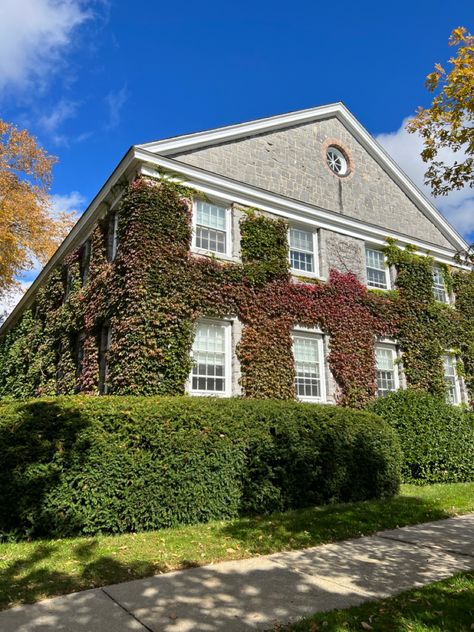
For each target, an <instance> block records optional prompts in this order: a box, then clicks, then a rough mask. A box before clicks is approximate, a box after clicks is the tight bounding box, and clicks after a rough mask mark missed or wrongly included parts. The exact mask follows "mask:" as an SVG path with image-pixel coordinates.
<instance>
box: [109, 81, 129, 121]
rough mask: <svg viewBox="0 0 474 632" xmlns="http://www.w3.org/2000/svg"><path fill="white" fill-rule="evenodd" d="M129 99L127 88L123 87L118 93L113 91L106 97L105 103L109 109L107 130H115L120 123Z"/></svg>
mask: <svg viewBox="0 0 474 632" xmlns="http://www.w3.org/2000/svg"><path fill="white" fill-rule="evenodd" d="M127 99H128V90H127V86H123V87H122V88H120V90H117V91H116V92H114V91H111V92H109V94H108V95H107V96H106V97H105V102H106V104H107V107H108V109H109V122H108V123H107V125H106V129H108V130H110V129H114V128H115V127H117V125H118V124H119V123H120V112H121V110H122V108H123V106H124V105H125V102H126V101H127Z"/></svg>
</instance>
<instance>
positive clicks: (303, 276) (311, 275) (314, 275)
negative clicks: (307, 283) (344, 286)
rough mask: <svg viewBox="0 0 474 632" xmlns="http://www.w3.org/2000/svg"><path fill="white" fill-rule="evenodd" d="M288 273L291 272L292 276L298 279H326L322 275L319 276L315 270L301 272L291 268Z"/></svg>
mask: <svg viewBox="0 0 474 632" xmlns="http://www.w3.org/2000/svg"><path fill="white" fill-rule="evenodd" d="M290 274H291V276H292V277H295V278H297V279H298V280H300V279H315V280H317V281H326V279H325V278H323V277H322V276H320V275H319V274H317V273H316V272H303V271H302V270H294V269H293V268H291V269H290Z"/></svg>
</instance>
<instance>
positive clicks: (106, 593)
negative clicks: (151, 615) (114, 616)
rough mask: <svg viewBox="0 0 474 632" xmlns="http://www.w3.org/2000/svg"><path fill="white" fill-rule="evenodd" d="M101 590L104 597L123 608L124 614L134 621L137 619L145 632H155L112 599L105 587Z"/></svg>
mask: <svg viewBox="0 0 474 632" xmlns="http://www.w3.org/2000/svg"><path fill="white" fill-rule="evenodd" d="M100 590H101V591H102V592H103V593H104V595H107V597H108V598H109V599H110V600H112V601H113V602H114V603H115V604H117V606H118V607H119V608H122V610H123V611H124V612H126V613H127V614H128V615H130V616H131V617H132V619H135V621H136V622H137V623H139V624H140V625H141V626H142V627H143V628H144V629H145V630H147V632H154V631H153V630H152V628H149V627H148V626H147V624H146V623H143V621H141V620H140V619H139V618H138V617H137V616H136V615H135V614H133V612H132V611H131V610H128V609H127V608H126V607H125V606H122V604H121V603H120V601H117V600H116V599H114V598H113V597H112V595H111V594H110V593H108V592H107V591H106V589H105V587H103V588H101V589H100Z"/></svg>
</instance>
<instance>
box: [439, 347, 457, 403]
mask: <svg viewBox="0 0 474 632" xmlns="http://www.w3.org/2000/svg"><path fill="white" fill-rule="evenodd" d="M443 369H444V381H445V383H446V388H447V394H446V401H447V402H448V403H449V404H458V403H459V396H458V389H457V373H456V362H455V360H454V358H453V357H452V356H450V355H446V356H443Z"/></svg>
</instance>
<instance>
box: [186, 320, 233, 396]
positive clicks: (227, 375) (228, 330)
mask: <svg viewBox="0 0 474 632" xmlns="http://www.w3.org/2000/svg"><path fill="white" fill-rule="evenodd" d="M196 325H197V326H199V325H220V326H222V327H224V353H225V360H224V390H223V391H202V390H199V389H193V370H192V367H191V371H190V373H189V377H188V382H187V385H186V391H187V393H189V395H194V396H198V397H231V396H232V351H233V349H232V321H230V320H224V319H223V320H220V319H218V318H200V319H199V320H198V321H197V323H196ZM196 329H197V327H196ZM193 346H194V340H193ZM191 359H192V350H191Z"/></svg>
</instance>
